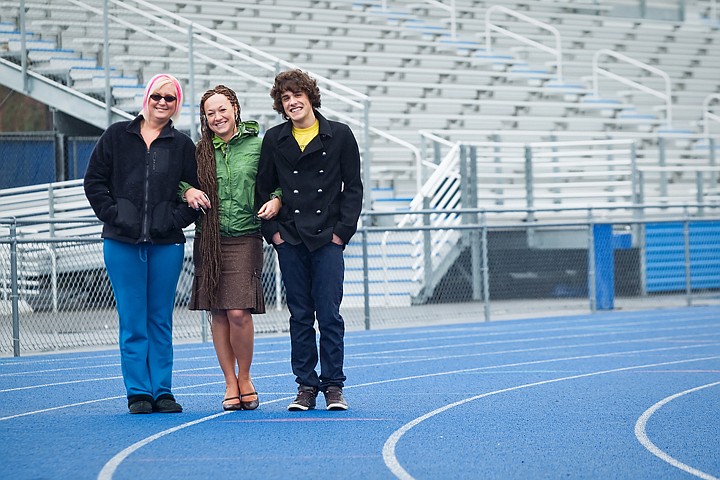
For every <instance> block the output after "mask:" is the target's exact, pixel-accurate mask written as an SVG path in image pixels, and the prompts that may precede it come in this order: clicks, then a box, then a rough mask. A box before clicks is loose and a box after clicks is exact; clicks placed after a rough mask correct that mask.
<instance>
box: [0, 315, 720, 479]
mask: <svg viewBox="0 0 720 480" xmlns="http://www.w3.org/2000/svg"><path fill="white" fill-rule="evenodd" d="M289 356H290V354H289V339H288V338H287V336H278V337H259V338H257V340H256V353H255V362H254V364H253V370H252V372H253V377H254V380H255V386H256V387H257V389H258V391H259V392H260V400H261V406H260V408H259V409H258V410H255V411H239V412H223V411H222V409H221V405H220V402H221V400H222V396H223V393H224V383H223V381H222V377H221V374H220V369H219V367H218V366H217V360H216V358H215V354H214V350H213V348H212V345H211V344H210V343H205V344H183V345H177V346H176V347H175V374H174V392H175V394H176V396H177V398H178V400H179V401H180V403H182V404H183V406H184V407H185V412H184V413H182V414H152V415H130V414H128V413H127V407H126V400H125V398H124V390H123V386H122V379H121V377H120V365H119V357H118V352H117V350H116V349H115V350H106V351H92V352H76V353H61V354H51V355H42V356H28V357H20V358H2V359H0V439H2V447H1V448H0V472H1V473H0V475H1V477H2V478H3V479H12V480H21V479H103V480H104V479H110V478H114V479H128V480H130V479H132V480H135V479H209V478H212V479H215V478H217V479H225V478H228V479H229V478H239V479H241V478H250V479H257V480H260V479H276V478H277V479H284V478H293V479H297V478H306V479H311V478H323V479H335V478H344V479H393V478H402V479H410V478H416V479H484V478H488V479H543V478H548V479H560V478H562V479H566V478H570V479H585V478H592V479H596V478H597V479H693V478H703V479H717V478H720V307H717V306H713V307H689V308H683V309H665V310H652V311H642V312H610V313H598V314H594V315H583V316H574V317H555V318H544V319H527V320H512V321H499V322H489V323H467V324H458V325H442V326H426V327H414V328H402V329H392V330H373V331H353V332H348V333H347V336H346V372H345V373H346V374H347V376H348V384H347V386H346V389H345V396H346V398H347V400H348V403H349V404H350V409H349V410H348V411H346V412H328V411H326V410H325V409H324V407H325V404H324V400H323V399H322V398H319V399H318V409H317V410H314V411H309V412H288V411H287V410H286V406H287V404H288V403H289V401H290V400H291V399H292V398H294V392H295V388H296V386H295V384H294V377H293V376H292V374H291V372H290V362H289Z"/></svg>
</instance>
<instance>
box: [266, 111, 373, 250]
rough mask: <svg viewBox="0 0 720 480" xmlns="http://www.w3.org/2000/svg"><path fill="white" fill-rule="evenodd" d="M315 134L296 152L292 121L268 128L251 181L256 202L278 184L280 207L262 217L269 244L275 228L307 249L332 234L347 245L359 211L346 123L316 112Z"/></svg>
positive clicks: (356, 161) (355, 159)
mask: <svg viewBox="0 0 720 480" xmlns="http://www.w3.org/2000/svg"><path fill="white" fill-rule="evenodd" d="M315 117H316V118H317V119H318V121H319V123H320V129H319V133H318V135H317V136H316V137H315V138H314V139H313V140H312V141H311V142H310V143H309V144H308V145H307V146H306V147H305V150H304V151H301V150H300V147H299V146H298V143H297V141H296V140H295V138H294V137H293V135H292V122H291V121H289V120H288V121H287V122H285V123H283V124H280V125H276V126H275V127H272V128H271V129H269V130H268V131H267V132H266V133H265V135H264V137H263V142H262V149H261V151H260V164H259V165H258V174H257V182H256V195H257V198H256V201H257V204H258V205H262V204H263V203H265V202H267V201H268V200H270V195H271V194H272V193H273V192H274V191H275V189H276V188H277V187H278V186H280V187H281V189H282V208H281V209H280V213H279V214H278V215H277V216H276V217H275V218H274V219H272V220H268V221H263V224H262V234H263V237H265V240H266V241H267V242H268V243H272V237H273V235H274V234H275V232H280V236H281V237H282V239H283V240H284V241H286V242H289V243H290V244H291V245H299V244H301V243H303V244H305V246H307V248H308V249H309V250H310V251H314V250H317V249H318V248H320V247H322V246H323V245H325V244H327V243H329V242H330V241H331V239H332V234H333V233H335V234H336V235H337V236H338V237H340V239H341V240H342V241H343V242H344V243H345V244H347V243H349V242H350V239H351V238H352V236H353V235H354V234H355V232H356V231H357V223H358V219H359V218H360V212H361V211H362V197H363V185H362V179H361V174H360V152H359V150H358V145H357V141H356V140H355V136H354V135H353V133H352V131H351V130H350V127H348V126H347V125H345V124H344V123H340V122H334V121H330V120H327V119H326V118H325V117H323V116H322V115H321V114H320V113H319V112H318V111H317V110H316V111H315Z"/></svg>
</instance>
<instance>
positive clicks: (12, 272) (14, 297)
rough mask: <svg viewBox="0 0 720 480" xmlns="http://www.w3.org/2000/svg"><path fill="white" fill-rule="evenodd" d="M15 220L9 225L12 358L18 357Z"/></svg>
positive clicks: (18, 310) (18, 321)
mask: <svg viewBox="0 0 720 480" xmlns="http://www.w3.org/2000/svg"><path fill="white" fill-rule="evenodd" d="M17 246H18V241H17V220H16V219H15V218H13V219H12V224H11V225H10V303H11V305H12V338H13V340H12V343H13V356H15V357H19V356H20V306H19V298H20V295H19V289H18V266H17Z"/></svg>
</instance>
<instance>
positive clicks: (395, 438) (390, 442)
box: [382, 356, 720, 480]
mask: <svg viewBox="0 0 720 480" xmlns="http://www.w3.org/2000/svg"><path fill="white" fill-rule="evenodd" d="M716 359H720V356H712V357H702V358H691V359H685V360H675V361H672V362H661V363H652V364H647V365H633V366H629V367H621V368H613V369H610V370H601V371H598V372H591V373H582V374H579V375H571V376H567V377H561V378H553V379H551V380H542V381H539V382H532V383H526V384H523V385H516V386H514V387H508V388H503V389H500V390H495V391H492V392H486V393H483V394H480V395H475V396H473V397H470V398H465V399H463V400H459V401H457V402H453V403H450V404H448V405H445V406H443V407H440V408H437V409H435V410H433V411H431V412H428V413H426V414H425V415H422V416H420V417H417V418H416V419H414V420H412V421H410V422H408V423H406V424H405V425H403V426H402V427H400V428H399V429H397V430H395V431H394V432H393V433H392V434H391V435H390V437H388V439H387V440H386V441H385V445H383V449H382V455H383V461H384V462H385V465H386V466H387V467H388V469H389V470H390V472H391V473H392V474H393V475H395V476H396V477H397V478H399V479H401V480H412V479H414V477H413V476H412V475H410V474H409V473H408V472H407V471H406V470H405V469H404V468H403V467H402V466H401V465H400V462H399V461H398V459H397V457H396V455H395V447H396V446H397V444H398V442H399V441H400V439H401V438H402V437H403V435H405V434H406V433H407V432H408V431H410V429H412V428H413V427H415V426H417V425H418V424H420V423H422V422H424V421H425V420H427V419H429V418H432V417H434V416H435V415H438V414H440V413H443V412H445V411H447V410H450V409H451V408H454V407H457V406H459V405H464V404H466V403H469V402H472V401H475V400H479V399H481V398H486V397H489V396H492V395H498V394H501V393H507V392H512V391H515V390H520V389H525V388H530V387H537V386H540V385H547V384H550V383H557V382H563V381H566V380H576V379H578V378H587V377H593V376H597V375H607V374H610V373H617V372H623V371H628V370H638V369H643V368H651V367H659V366H663V365H677V364H681V363H689V362H699V361H706V360H716ZM533 363H534V362H533ZM469 370H476V369H469ZM432 375H433V374H429V375H425V376H432ZM434 375H437V374H434ZM422 377H424V376H420V375H419V376H416V377H408V378H422Z"/></svg>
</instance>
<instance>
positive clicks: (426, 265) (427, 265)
mask: <svg viewBox="0 0 720 480" xmlns="http://www.w3.org/2000/svg"><path fill="white" fill-rule="evenodd" d="M423 210H426V211H427V210H430V199H429V198H428V197H423ZM422 219H423V226H424V227H429V226H430V223H431V222H430V214H429V213H423V216H422ZM423 270H424V271H425V285H426V292H427V286H431V285H432V284H433V281H432V279H433V271H432V232H431V231H430V229H429V228H425V229H424V230H423ZM426 295H427V293H426Z"/></svg>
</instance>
